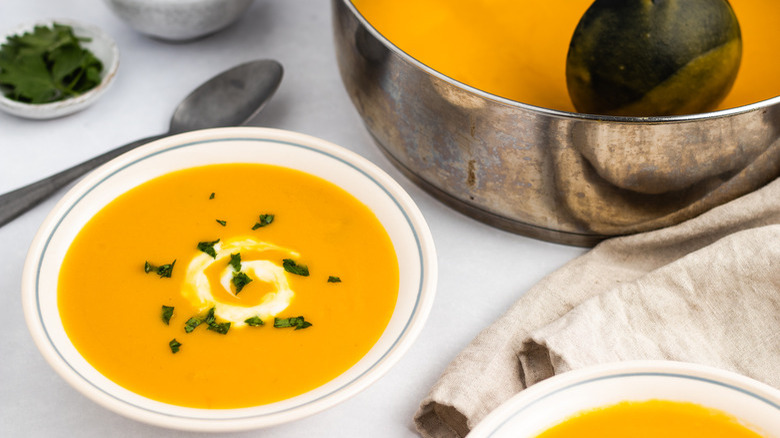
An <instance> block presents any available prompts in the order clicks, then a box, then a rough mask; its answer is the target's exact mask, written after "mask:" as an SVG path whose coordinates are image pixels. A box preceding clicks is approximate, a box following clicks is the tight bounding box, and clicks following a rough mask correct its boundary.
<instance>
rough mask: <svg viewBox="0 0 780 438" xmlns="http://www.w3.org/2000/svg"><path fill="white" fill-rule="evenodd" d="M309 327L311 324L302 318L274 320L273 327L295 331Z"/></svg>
mask: <svg viewBox="0 0 780 438" xmlns="http://www.w3.org/2000/svg"><path fill="white" fill-rule="evenodd" d="M311 326H312V324H311V323H310V322H308V321H306V320H304V319H303V317H302V316H296V317H293V318H274V327H276V328H288V327H295V330H301V329H305V328H308V327H311Z"/></svg>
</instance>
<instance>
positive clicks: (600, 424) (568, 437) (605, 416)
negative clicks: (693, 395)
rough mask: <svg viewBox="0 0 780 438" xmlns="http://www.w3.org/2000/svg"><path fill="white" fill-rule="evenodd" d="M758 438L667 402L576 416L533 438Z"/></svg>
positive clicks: (731, 421) (699, 409) (714, 414)
mask: <svg viewBox="0 0 780 438" xmlns="http://www.w3.org/2000/svg"><path fill="white" fill-rule="evenodd" d="M625 437H633V438H657V437H664V438H716V437H718V438H760V437H761V435H759V434H758V433H756V432H754V431H753V430H751V429H749V428H748V427H747V426H745V425H743V424H741V423H740V422H739V421H738V420H737V419H736V418H734V417H732V416H730V415H728V414H726V413H725V412H721V411H719V410H715V409H711V408H706V407H704V406H701V405H697V404H694V403H684V402H674V401H668V400H648V401H642V402H622V403H618V404H615V405H612V406H607V407H603V408H598V409H593V410H589V411H585V412H582V413H580V414H577V415H575V416H573V417H571V418H569V419H567V420H565V421H563V422H562V423H560V424H558V425H556V426H553V427H552V428H550V429H548V430H547V431H545V432H543V433H542V434H540V435H538V436H537V438H625Z"/></svg>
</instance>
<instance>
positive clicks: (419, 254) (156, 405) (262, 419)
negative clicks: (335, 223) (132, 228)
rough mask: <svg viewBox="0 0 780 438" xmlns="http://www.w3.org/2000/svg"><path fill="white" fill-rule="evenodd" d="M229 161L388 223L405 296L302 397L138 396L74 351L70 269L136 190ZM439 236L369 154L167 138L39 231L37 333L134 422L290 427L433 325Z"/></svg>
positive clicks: (27, 310) (34, 273)
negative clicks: (338, 367) (341, 365)
mask: <svg viewBox="0 0 780 438" xmlns="http://www.w3.org/2000/svg"><path fill="white" fill-rule="evenodd" d="M219 163H260V164H271V165H276V166H282V167H287V168H291V169H295V170H299V171H303V172H306V173H309V174H311V175H314V176H317V177H320V178H322V179H325V180H326V181H329V182H331V183H333V184H335V185H337V186H339V187H341V188H342V189H344V190H346V191H347V192H348V193H350V194H351V195H352V196H354V197H355V198H357V199H358V200H359V201H360V202H362V203H363V204H365V205H366V206H367V207H368V208H369V209H370V210H371V211H372V212H373V213H374V214H375V215H376V217H377V219H379V222H380V223H381V224H382V226H383V227H384V228H385V230H386V231H387V233H388V235H389V237H390V240H391V242H392V244H393V246H394V249H395V252H396V255H397V260H398V266H399V290H398V299H397V302H396V305H395V308H394V310H393V313H392V316H391V318H390V321H389V322H388V325H387V326H386V328H385V330H384V332H383V333H382V335H381V337H380V338H379V340H378V341H377V342H376V344H374V346H373V347H372V348H371V349H370V350H369V351H368V353H366V354H365V356H363V357H362V359H360V360H359V361H358V362H357V363H356V364H354V365H353V366H352V367H351V368H349V369H348V370H347V371H345V372H343V373H342V374H341V375H339V376H338V377H336V378H334V379H333V380H331V381H329V382H327V383H325V384H323V385H322V386H320V387H317V388H315V389H313V390H310V391H308V392H305V393H303V394H300V395H298V396H295V397H292V398H289V399H286V400H283V401H279V402H275V403H271V404H266V405H261V406H253V407H247V408H240V409H199V408H188V407H181V406H175V405H171V404H167V403H162V402H159V401H155V400H152V399H150V398H147V397H144V396H141V395H139V394H136V393H133V392H131V391H129V390H127V389H125V388H123V387H121V386H119V385H118V384H116V383H114V382H112V381H111V380H109V379H108V378H106V377H104V376H103V375H102V374H101V373H100V371H99V370H97V369H95V368H94V367H93V366H92V365H90V363H88V362H87V361H86V360H85V359H84V358H83V357H82V356H81V355H80V354H79V352H78V351H77V349H76V348H75V347H74V346H73V344H72V343H71V341H70V340H69V338H68V335H67V334H66V332H65V329H64V327H63V323H62V320H61V317H60V314H59V311H58V306H57V294H58V291H57V283H58V276H59V271H60V265H61V263H62V261H63V259H64V257H65V254H66V252H67V250H68V247H69V246H70V243H71V241H72V240H73V239H74V238H75V237H76V235H77V234H78V232H79V231H80V230H81V228H82V227H83V226H84V225H85V224H86V223H87V222H88V221H89V220H90V219H91V218H92V217H93V216H94V215H95V214H96V213H97V212H98V211H100V210H101V209H102V208H103V207H104V206H106V205H107V204H108V203H110V202H111V201H113V200H114V199H115V198H116V197H118V196H120V195H121V194H123V193H125V192H127V191H128V190H130V189H132V188H134V187H136V186H138V185H139V184H142V183H144V182H146V181H149V180H151V179H153V178H156V177H159V176H161V175H165V174H167V173H170V172H173V171H177V170H181V169H186V168H191V167H198V166H203V165H210V164H219ZM437 275H438V267H437V260H436V252H435V248H434V243H433V239H432V236H431V233H430V230H429V229H428V226H427V224H426V222H425V219H424V217H423V216H422V214H421V212H420V210H419V209H418V208H417V206H416V205H415V203H414V201H413V200H412V199H411V197H410V196H409V195H408V194H407V193H406V192H405V191H404V190H403V188H402V187H401V186H400V185H399V184H398V183H397V182H396V181H395V180H393V179H392V178H391V177H390V176H389V175H388V174H386V173H385V172H384V171H383V170H381V169H380V168H379V167H377V166H376V165H374V164H372V163H371V162H369V161H368V160H366V159H365V158H363V157H361V156H359V155H357V154H356V153H354V152H351V151H349V150H347V149H345V148H343V147H340V146H337V145H335V144H332V143H329V142H327V141H324V140H321V139H318V138H314V137H310V136H307V135H303V134H299V133H295V132H289V131H283V130H275V129H265V128H219V129H209V130H202V131H195V132H189V133H184V134H179V135H175V136H171V137H166V138H163V139H160V140H157V141H155V142H152V143H149V144H147V145H145V146H142V147H140V148H138V149H136V150H133V151H131V152H128V153H126V154H124V155H122V156H120V157H118V158H116V159H114V160H113V161H111V162H109V163H107V164H105V165H103V166H101V167H100V168H98V169H96V170H95V171H93V172H92V173H90V174H89V175H88V176H86V177H85V178H84V179H83V180H82V181H80V182H79V183H78V184H77V185H76V186H74V187H73V188H72V189H71V190H70V191H69V192H68V193H67V194H66V195H65V196H64V197H63V198H62V199H61V200H60V201H59V202H58V203H57V205H56V206H55V207H54V209H53V210H52V211H51V213H50V214H49V215H48V216H47V218H46V219H45V220H44V222H43V224H42V225H41V227H40V229H39V231H38V233H37V234H36V236H35V238H34V240H33V242H32V244H31V247H30V250H29V253H28V256H27V259H26V262H25V268H24V272H23V275H22V302H23V307H24V314H25V319H26V321H27V325H28V327H29V330H30V333H31V334H32V337H33V339H34V341H35V343H36V345H37V347H38V349H39V350H40V351H41V353H42V354H43V356H44V358H45V359H46V360H47V361H48V363H49V364H50V365H51V366H52V367H53V368H54V370H55V371H56V372H57V373H58V374H60V375H61V376H62V377H63V378H64V379H65V380H66V381H67V382H68V383H70V384H71V385H72V386H73V387H74V388H76V389H77V390H78V391H80V392H81V393H82V394H84V395H85V396H87V397H89V398H90V399H92V400H93V401H95V402H97V403H98V404H100V405H102V406H104V407H106V408H108V409H110V410H112V411H114V412H117V413H119V414H121V415H124V416H127V417H129V418H132V419H135V420H138V421H142V422H146V423H149V424H154V425H157V426H162V427H168V428H174V429H182V430H192V431H218V432H225V431H237V430H247V429H255V428H262V427H267V426H272V425H278V424H281V423H286V422H289V421H293V420H296V419H300V418H302V417H306V416H308V415H312V414H314V413H317V412H320V411H322V410H324V409H327V408H329V407H331V406H334V405H336V404H337V403H340V402H342V401H344V400H346V399H348V398H350V397H351V396H353V395H355V394H357V393H358V392H360V391H362V390H363V389H365V388H366V387H368V386H369V385H370V384H372V383H373V382H375V381H377V380H378V379H379V378H380V377H381V376H383V375H384V374H385V373H386V372H387V371H388V370H389V369H390V368H391V367H392V366H393V365H394V364H395V363H396V362H398V360H399V359H400V358H401V357H402V356H403V355H404V353H405V352H406V351H407V350H408V349H409V347H410V346H411V345H412V343H413V342H414V341H415V339H416V338H417V336H418V335H419V334H420V331H421V330H422V328H423V325H424V324H425V321H426V319H427V317H428V314H429V313H430V310H431V306H432V305H433V299H434V295H435V291H436V283H437Z"/></svg>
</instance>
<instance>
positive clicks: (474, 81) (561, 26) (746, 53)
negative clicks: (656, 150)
mask: <svg viewBox="0 0 780 438" xmlns="http://www.w3.org/2000/svg"><path fill="white" fill-rule="evenodd" d="M352 3H353V4H354V5H355V7H356V8H357V9H358V11H359V12H360V14H361V15H363V17H364V18H365V19H366V20H367V21H368V22H369V23H370V24H371V25H372V26H373V27H375V28H376V29H377V30H378V31H379V32H380V33H381V34H382V35H383V36H384V37H385V38H387V39H388V40H389V41H390V42H392V43H393V44H394V45H396V46H397V47H398V48H399V49H401V50H402V51H404V52H405V53H407V54H408V55H409V56H411V57H412V58H415V59H417V60H418V61H420V62H422V63H423V64H425V65H427V66H429V67H431V68H432V69H434V70H436V71H438V72H440V73H442V74H444V75H446V76H448V77H450V78H452V79H454V80H456V81H459V82H462V83H464V84H466V85H470V86H472V87H474V88H477V89H480V90H482V91H486V92H488V93H491V94H495V95H497V96H501V97H505V98H508V99H511V100H515V101H518V102H523V103H527V104H531V105H536V106H540V107H544V108H551V109H556V110H562V111H572V112H573V111H575V110H574V106H573V105H572V103H571V101H570V99H569V95H568V91H567V87H566V55H567V53H568V49H569V42H570V40H571V37H572V34H573V33H574V29H575V27H576V26H577V23H578V22H579V20H580V18H581V17H582V15H583V14H584V13H585V11H586V10H587V9H588V7H589V6H590V5H591V4H592V3H593V0H554V1H551V0H352ZM729 3H730V4H731V6H732V8H733V9H734V12H735V14H736V15H737V19H738V21H739V23H740V29H741V33H742V61H741V64H740V69H739V74H738V75H737V79H736V82H735V83H734V86H733V87H732V89H731V91H730V92H729V94H728V95H727V96H726V98H725V100H724V101H723V102H721V104H720V105H719V108H718V109H723V108H732V107H737V106H742V105H746V104H750V103H754V102H758V101H761V100H765V99H769V98H772V97H775V96H778V95H780V81H778V80H777V78H778V77H780V57H778V56H777V55H776V51H777V49H776V46H777V43H778V42H779V41H780V2H777V1H776V0H729Z"/></svg>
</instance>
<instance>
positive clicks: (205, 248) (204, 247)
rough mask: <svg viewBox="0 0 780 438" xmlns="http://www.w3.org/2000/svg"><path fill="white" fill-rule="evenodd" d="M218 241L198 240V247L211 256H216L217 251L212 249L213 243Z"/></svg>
mask: <svg viewBox="0 0 780 438" xmlns="http://www.w3.org/2000/svg"><path fill="white" fill-rule="evenodd" d="M218 242H219V239H217V240H213V241H211V242H198V249H199V250H201V251H203V252H205V253H206V254H208V255H210V256H211V257H212V258H217V251H216V250H215V249H214V245H216V244H217V243H218Z"/></svg>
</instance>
